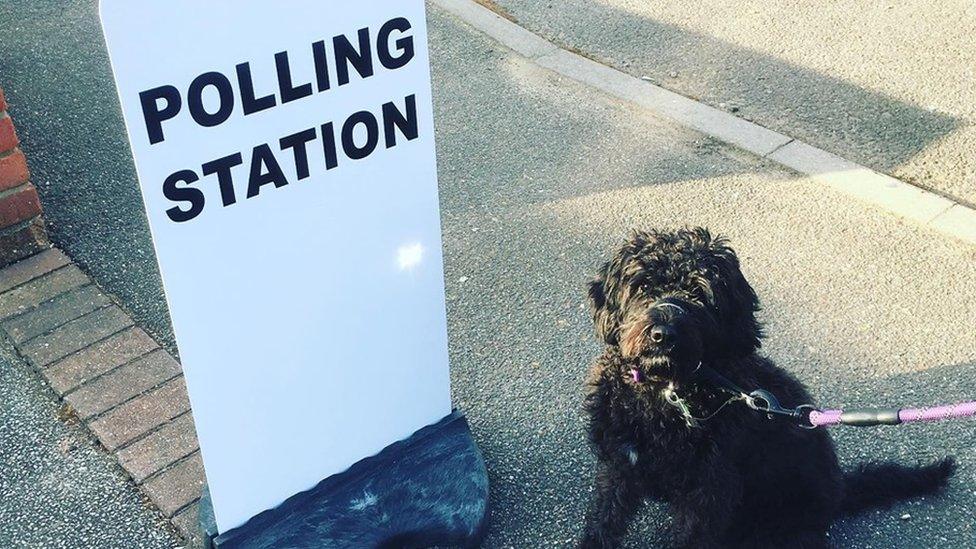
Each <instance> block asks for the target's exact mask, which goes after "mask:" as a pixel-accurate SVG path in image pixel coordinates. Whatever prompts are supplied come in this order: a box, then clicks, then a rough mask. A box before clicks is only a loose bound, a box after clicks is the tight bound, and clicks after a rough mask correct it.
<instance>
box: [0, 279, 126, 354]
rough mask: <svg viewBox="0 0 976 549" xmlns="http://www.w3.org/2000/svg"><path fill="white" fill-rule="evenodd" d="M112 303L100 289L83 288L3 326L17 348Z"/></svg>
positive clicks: (11, 319) (17, 317) (6, 322)
mask: <svg viewBox="0 0 976 549" xmlns="http://www.w3.org/2000/svg"><path fill="white" fill-rule="evenodd" d="M111 304H112V302H111V301H110V300H109V298H108V297H107V296H106V295H105V294H103V293H102V292H100V291H99V290H98V288H97V287H96V286H94V285H91V286H82V287H81V288H76V289H74V290H71V291H69V292H68V293H64V294H61V295H59V296H58V297H56V298H54V299H52V300H51V301H48V302H47V303H42V304H41V305H39V306H38V307H37V308H36V309H34V310H32V311H29V312H27V313H24V314H22V315H20V316H15V317H13V318H10V319H8V320H6V321H5V322H3V323H2V324H0V326H2V327H3V330H4V331H5V332H7V335H8V336H10V339H12V340H13V342H14V344H15V345H20V344H22V343H25V342H27V341H30V340H31V339H34V338H35V337H38V336H42V335H44V334H46V333H47V332H50V331H51V330H54V329H56V328H58V327H59V326H61V325H62V324H67V323H68V322H70V321H72V320H74V319H76V318H79V317H82V316H84V315H87V314H88V313H91V312H92V311H96V310H98V309H101V308H102V307H106V306H108V305H111Z"/></svg>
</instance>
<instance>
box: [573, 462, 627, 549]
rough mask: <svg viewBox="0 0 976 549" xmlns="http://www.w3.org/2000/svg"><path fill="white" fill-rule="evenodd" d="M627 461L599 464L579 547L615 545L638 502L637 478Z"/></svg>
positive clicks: (590, 548)
mask: <svg viewBox="0 0 976 549" xmlns="http://www.w3.org/2000/svg"><path fill="white" fill-rule="evenodd" d="M627 465H629V464H623V463H620V462H615V463H606V462H604V463H601V464H600V468H599V470H598V471H597V474H596V493H595V495H594V497H593V500H592V501H591V503H590V509H589V511H588V512H587V515H586V525H585V527H584V530H583V540H582V541H581V542H580V544H579V547H580V548H585V549H594V548H609V547H616V546H617V545H618V544H619V543H620V538H622V537H623V535H624V534H625V533H626V532H627V525H628V524H630V521H631V519H632V518H633V517H634V515H635V513H636V512H637V507H638V505H639V504H640V502H641V492H640V486H639V480H638V479H637V478H636V475H634V473H633V468H632V467H627Z"/></svg>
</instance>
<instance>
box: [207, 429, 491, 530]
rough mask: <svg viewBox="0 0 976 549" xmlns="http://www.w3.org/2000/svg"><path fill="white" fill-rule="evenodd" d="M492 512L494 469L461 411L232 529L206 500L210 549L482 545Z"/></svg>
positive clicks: (208, 493) (208, 500)
mask: <svg viewBox="0 0 976 549" xmlns="http://www.w3.org/2000/svg"><path fill="white" fill-rule="evenodd" d="M487 516H488V473H487V471H486V470H485V463H484V459H483V457H482V455H481V451H480V450H479V449H478V446H477V445H476V444H475V443H474V440H473V439H472V437H471V431H470V429H469V427H468V422H467V420H466V419H465V418H464V415H463V414H462V413H460V412H458V411H455V412H454V413H452V414H451V415H449V416H447V417H445V418H444V419H442V420H441V421H439V422H437V423H435V424H433V425H429V426H427V427H424V428H423V429H421V430H419V431H417V432H416V433H414V434H413V435H411V436H410V438H408V439H406V440H403V441H400V442H396V443H394V444H391V445H390V446H388V447H386V448H385V449H384V450H383V451H382V452H380V453H379V454H377V455H375V456H372V457H368V458H366V459H363V460H361V461H359V462H357V463H356V464H354V465H353V466H352V467H350V468H349V469H348V470H347V471H345V472H342V473H339V474H337V475H333V476H330V477H328V478H326V479H325V480H323V481H322V482H320V483H319V484H318V485H317V486H315V487H314V488H312V489H311V490H308V491H307V492H302V493H300V494H297V495H295V496H292V497H291V498H288V499H287V500H285V502H284V503H282V504H281V506H279V507H277V508H276V509H271V510H269V511H265V512H263V513H261V514H259V515H257V516H256V517H254V518H252V519H251V520H250V521H248V522H247V523H246V524H244V525H243V526H241V527H239V528H235V529H233V530H230V531H228V532H224V533H221V534H218V533H217V526H216V522H215V520H214V518H213V508H212V506H211V503H210V492H209V490H208V489H207V488H204V493H203V497H202V498H201V500H200V528H201V531H202V532H203V537H204V546H205V547H206V549H212V548H217V549H229V548H236V547H333V548H337V549H339V548H353V547H355V548H357V549H361V548H364V547H390V548H393V547H397V548H399V547H430V546H434V545H438V546H445V545H450V546H462V547H475V546H477V545H478V544H479V543H480V542H481V538H482V536H483V535H484V527H485V524H486V522H487Z"/></svg>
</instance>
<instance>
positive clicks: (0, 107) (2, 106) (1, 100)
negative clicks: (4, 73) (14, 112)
mask: <svg viewBox="0 0 976 549" xmlns="http://www.w3.org/2000/svg"><path fill="white" fill-rule="evenodd" d="M5 110H7V98H6V97H4V96H3V88H0V111H5Z"/></svg>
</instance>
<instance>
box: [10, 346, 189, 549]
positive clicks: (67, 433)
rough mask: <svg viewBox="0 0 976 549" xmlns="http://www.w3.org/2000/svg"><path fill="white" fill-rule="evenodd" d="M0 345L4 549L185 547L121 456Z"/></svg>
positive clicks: (27, 367)
mask: <svg viewBox="0 0 976 549" xmlns="http://www.w3.org/2000/svg"><path fill="white" fill-rule="evenodd" d="M62 419H63V418H62V417H60V416H59V405H58V404H57V403H56V402H55V399H54V396H53V393H52V392H51V391H50V389H48V388H47V387H45V386H44V385H43V383H42V382H41V381H40V380H39V379H38V377H37V375H36V374H34V373H33V372H31V371H30V367H29V366H27V365H26V364H25V363H24V362H22V361H21V360H20V359H19V358H17V357H16V356H15V355H14V354H13V352H12V351H11V350H10V349H8V348H6V346H4V347H0V547H4V548H9V549H14V548H21V547H22V548H25V549H26V548H35V547H43V548H45V549H59V548H64V549H76V548H78V547H106V548H108V547H140V548H146V549H155V548H160V549H162V548H173V547H180V546H182V543H183V542H182V541H181V540H180V538H179V537H178V536H177V535H176V534H174V533H173V532H172V530H171V529H170V527H169V526H168V525H167V524H166V519H165V518H164V517H163V516H162V515H160V514H159V513H158V512H157V511H156V510H155V509H153V508H152V506H151V504H148V503H147V501H146V500H145V498H144V497H143V496H142V494H140V493H139V490H138V489H137V488H136V487H135V486H133V484H132V482H131V481H129V479H127V478H126V477H125V475H124V473H123V472H122V470H121V469H120V468H119V466H118V464H117V463H116V462H115V459H114V458H112V457H111V456H109V455H107V454H105V453H104V452H102V451H100V450H98V449H97V447H96V446H95V441H94V440H93V439H92V438H91V437H90V436H89V435H88V434H87V433H86V432H85V429H84V428H83V427H80V426H78V425H77V424H65V422H64V421H62Z"/></svg>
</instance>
